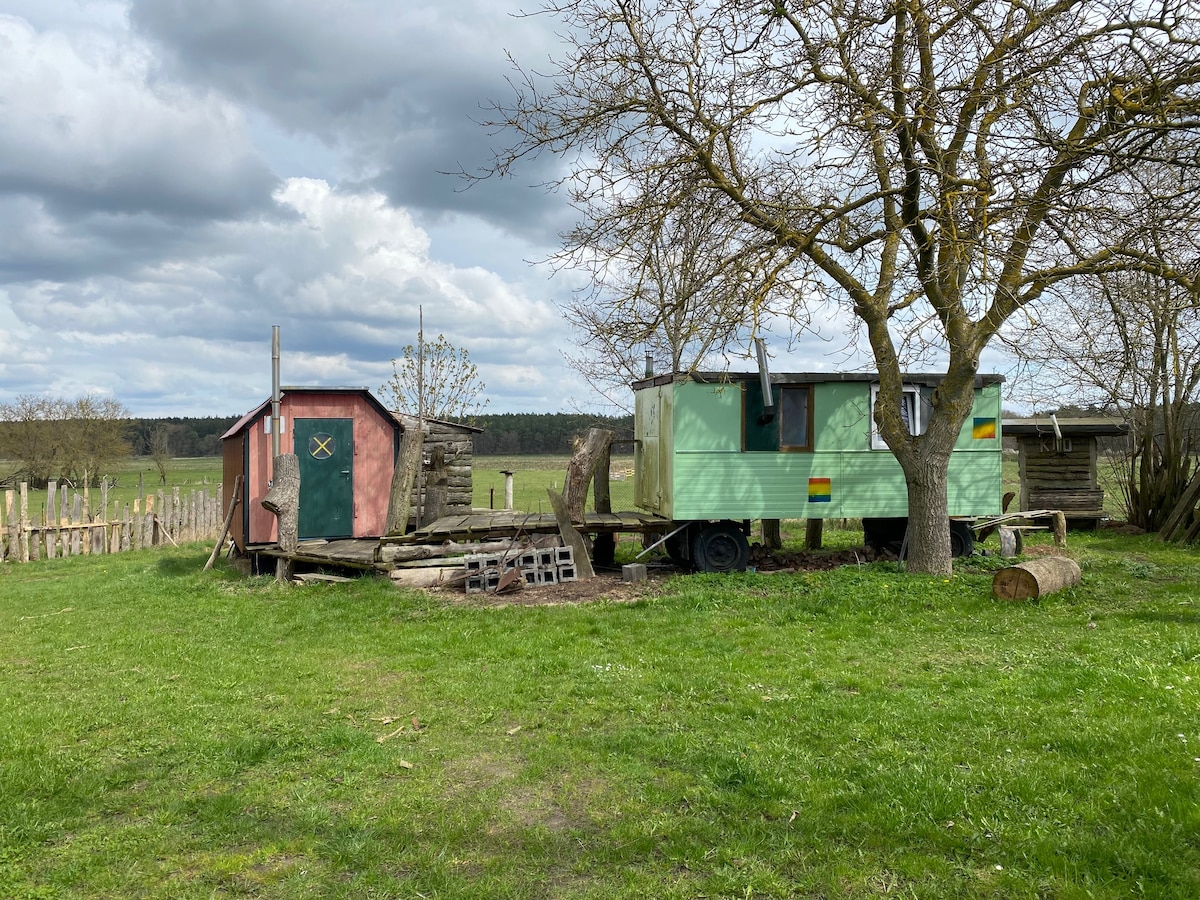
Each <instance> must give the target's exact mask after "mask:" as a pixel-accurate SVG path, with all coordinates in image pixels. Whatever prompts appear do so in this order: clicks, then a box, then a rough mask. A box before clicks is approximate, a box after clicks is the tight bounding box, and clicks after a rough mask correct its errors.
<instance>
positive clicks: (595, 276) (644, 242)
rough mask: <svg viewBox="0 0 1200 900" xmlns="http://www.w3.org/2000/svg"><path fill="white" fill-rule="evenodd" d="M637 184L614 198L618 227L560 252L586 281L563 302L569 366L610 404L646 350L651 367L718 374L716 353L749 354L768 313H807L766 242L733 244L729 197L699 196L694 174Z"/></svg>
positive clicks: (618, 399)
mask: <svg viewBox="0 0 1200 900" xmlns="http://www.w3.org/2000/svg"><path fill="white" fill-rule="evenodd" d="M645 177H646V179H647V180H646V182H645V183H643V184H642V185H641V186H640V189H639V191H638V192H637V193H634V194H630V195H629V196H627V197H626V198H623V202H624V203H625V204H626V213H625V215H623V216H621V217H620V218H621V219H622V220H623V227H620V228H617V229H612V228H610V227H607V226H608V223H594V222H588V223H584V224H582V225H580V226H578V227H577V228H576V229H575V230H574V231H573V232H572V233H571V234H570V235H569V236H568V238H567V245H568V247H569V248H570V250H569V252H568V253H567V254H565V256H564V259H565V262H566V264H569V265H572V266H575V267H577V268H583V269H585V270H587V271H589V272H590V273H591V275H592V279H591V285H590V287H588V288H586V289H584V290H583V291H581V292H580V293H579V294H578V295H577V296H576V297H575V298H573V299H572V301H571V302H569V303H567V304H566V305H565V311H564V315H565V317H566V319H567V321H568V322H570V323H571V324H572V325H573V326H574V327H575V328H576V330H577V331H578V333H579V335H580V338H581V339H580V342H579V348H580V352H579V353H578V354H575V355H571V354H566V358H567V361H568V363H569V364H570V365H571V366H572V367H573V368H574V369H575V370H576V371H578V372H579V373H580V374H582V375H583V376H584V377H585V378H586V379H587V380H588V382H589V383H590V384H591V385H592V386H593V387H594V388H596V389H597V390H598V391H599V392H600V393H601V394H602V395H603V396H605V397H606V399H608V400H609V402H610V404H611V405H613V406H616V407H619V408H629V407H631V406H632V398H631V397H630V395H629V383H630V382H631V381H633V380H636V379H638V378H640V377H643V376H644V374H645V359H646V357H647V355H648V356H649V359H650V361H651V363H652V365H653V368H654V370H655V371H656V372H687V371H692V370H694V369H696V368H709V369H715V368H719V367H720V365H719V364H718V363H717V362H716V360H717V359H718V358H720V357H725V358H727V357H728V355H730V354H731V353H732V354H736V355H739V356H744V355H748V353H749V345H750V340H751V337H753V336H754V335H755V334H756V333H759V332H761V331H762V330H764V328H766V327H768V326H767V324H766V323H767V322H768V321H769V319H770V318H771V317H772V316H778V315H784V316H788V317H790V318H792V319H799V318H800V317H801V316H803V315H804V314H805V312H806V311H805V309H804V306H803V304H802V302H801V297H802V290H803V285H804V283H803V282H802V281H799V280H796V279H795V273H794V272H792V271H790V266H789V263H790V262H792V261H793V259H792V255H791V254H788V253H786V252H783V251H781V249H780V248H779V247H777V246H776V245H775V244H774V243H773V242H771V241H764V240H760V241H759V242H758V243H757V244H751V245H747V246H740V245H739V244H738V242H737V240H736V237H737V232H738V230H739V228H740V225H739V223H738V220H737V215H736V210H733V209H731V208H729V203H728V200H727V198H725V197H724V196H722V195H713V194H712V193H711V191H709V192H708V193H707V194H700V193H697V186H696V184H695V183H694V179H691V180H690V181H689V182H685V183H683V184H672V183H670V181H668V180H667V179H665V178H663V177H661V176H660V173H658V172H649V173H645Z"/></svg>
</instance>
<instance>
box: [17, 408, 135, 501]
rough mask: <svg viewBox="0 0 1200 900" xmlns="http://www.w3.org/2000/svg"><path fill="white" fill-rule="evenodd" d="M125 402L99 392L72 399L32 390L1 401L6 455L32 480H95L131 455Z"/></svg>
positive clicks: (23, 474) (41, 481)
mask: <svg viewBox="0 0 1200 900" xmlns="http://www.w3.org/2000/svg"><path fill="white" fill-rule="evenodd" d="M128 428H129V411H128V410H127V409H126V408H125V406H124V404H122V403H120V402H119V401H117V400H114V399H112V398H110V397H103V396H100V395H98V394H84V395H83V396H81V397H79V398H77V399H75V400H72V401H66V400H60V399H57V398H54V397H41V396H36V395H32V394H26V395H23V396H21V397H18V398H17V399H16V400H15V401H14V402H13V403H6V404H3V405H0V457H6V458H8V459H13V460H16V461H17V462H18V464H19V465H20V469H19V474H20V475H21V476H22V477H24V478H27V479H28V480H29V481H30V482H31V483H32V484H36V485H39V486H40V485H44V484H45V483H46V482H47V481H48V480H49V479H51V478H68V479H71V480H72V481H76V482H82V481H84V480H85V479H87V480H90V481H94V480H96V479H97V478H99V477H100V475H101V474H102V472H103V470H104V469H105V468H106V467H108V466H111V465H112V464H113V463H114V462H116V461H117V460H119V459H121V458H123V457H125V456H128V455H129V442H128V440H127V439H126V432H127V431H128Z"/></svg>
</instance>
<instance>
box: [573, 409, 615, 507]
mask: <svg viewBox="0 0 1200 900" xmlns="http://www.w3.org/2000/svg"><path fill="white" fill-rule="evenodd" d="M612 439H613V433H612V432H611V431H608V430H606V429H603V428H589V429H588V433H587V437H585V438H584V440H583V442H582V443H581V444H580V446H579V449H578V450H576V451H575V455H574V456H572V457H571V461H570V462H569V463H568V464H567V479H566V484H564V485H563V499H565V500H566V501H567V513H568V514H569V515H570V517H571V521H572V522H582V521H583V507H584V501H585V500H586V499H587V491H588V484H589V483H590V482H591V480H592V473H593V472H594V471H595V470H596V465H597V463H599V461H600V457H601V455H602V454H603V453H606V452H607V451H608V447H609V445H610V444H612Z"/></svg>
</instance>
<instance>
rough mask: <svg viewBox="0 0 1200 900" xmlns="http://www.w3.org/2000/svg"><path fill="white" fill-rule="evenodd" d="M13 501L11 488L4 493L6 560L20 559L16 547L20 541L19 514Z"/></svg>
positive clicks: (18, 549)
mask: <svg viewBox="0 0 1200 900" xmlns="http://www.w3.org/2000/svg"><path fill="white" fill-rule="evenodd" d="M15 500H16V495H15V494H14V493H13V491H12V489H11V488H10V489H9V490H6V491H5V492H4V510H5V519H6V520H7V521H8V558H9V559H17V560H19V559H20V558H21V552H20V548H19V547H18V543H19V542H20V540H21V528H20V512H19V511H18V510H17V508H16V507H15V505H14V503H15Z"/></svg>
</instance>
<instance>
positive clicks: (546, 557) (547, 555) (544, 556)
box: [537, 548, 554, 569]
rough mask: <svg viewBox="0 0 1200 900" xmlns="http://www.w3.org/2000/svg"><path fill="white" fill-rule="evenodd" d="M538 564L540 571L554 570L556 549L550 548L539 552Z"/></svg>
mask: <svg viewBox="0 0 1200 900" xmlns="http://www.w3.org/2000/svg"><path fill="white" fill-rule="evenodd" d="M537 564H538V568H539V569H553V568H554V549H553V548H549V549H546V550H539V551H537Z"/></svg>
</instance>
